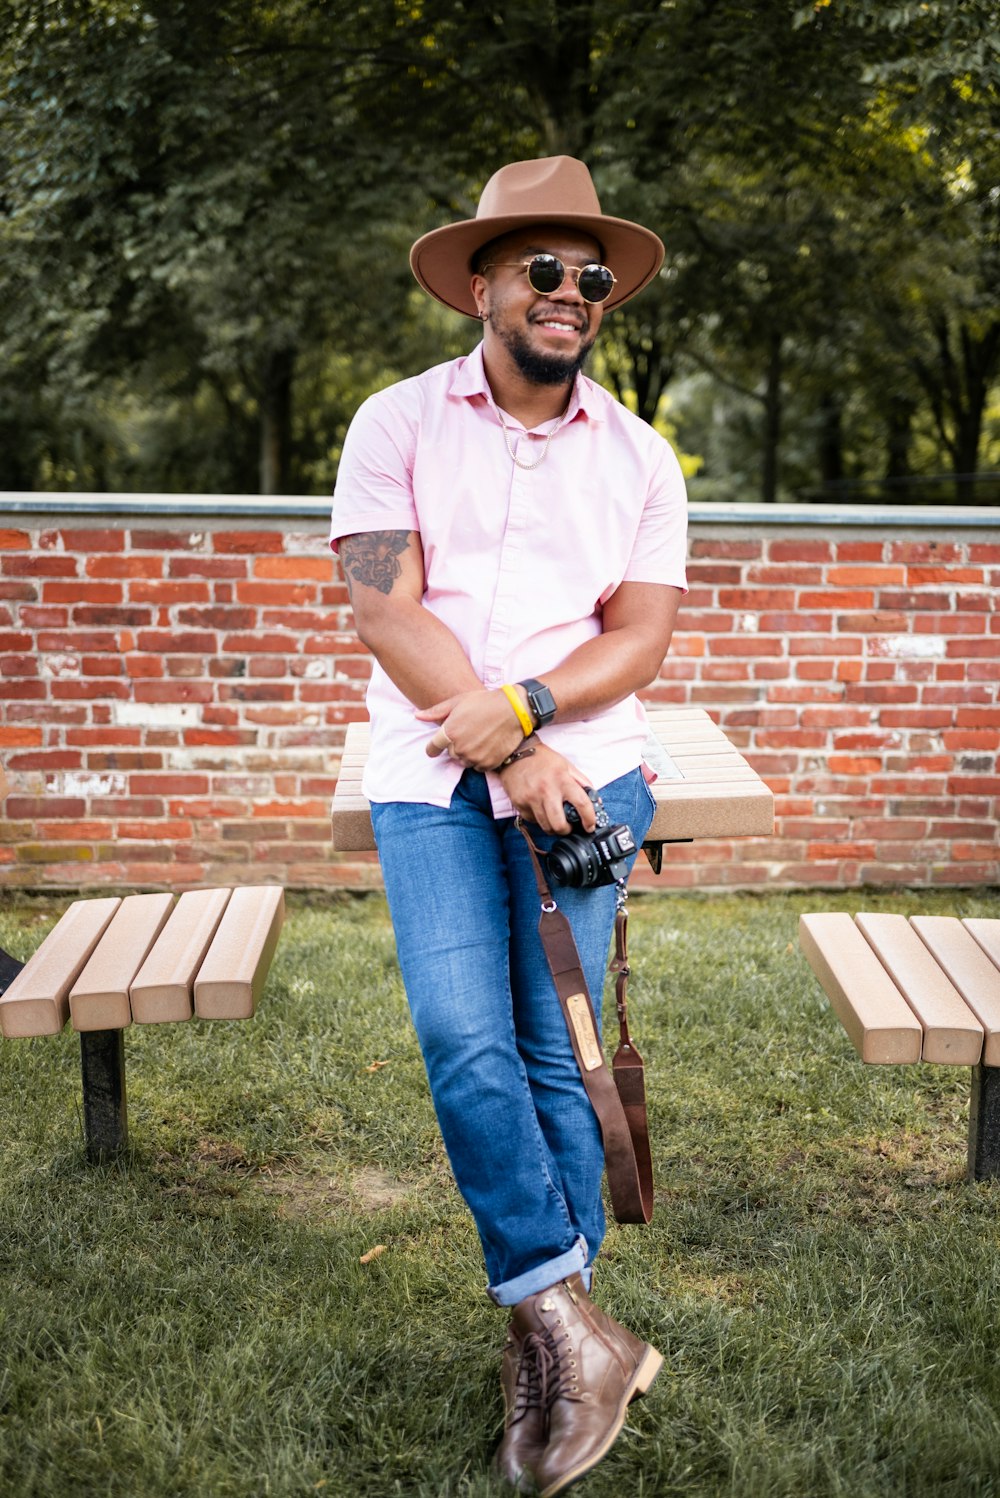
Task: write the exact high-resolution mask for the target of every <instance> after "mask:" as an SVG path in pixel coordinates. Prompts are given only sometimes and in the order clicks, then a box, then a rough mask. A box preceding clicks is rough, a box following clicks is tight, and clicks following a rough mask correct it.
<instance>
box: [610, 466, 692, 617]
mask: <svg viewBox="0 0 1000 1498" xmlns="http://www.w3.org/2000/svg"><path fill="white" fill-rule="evenodd" d="M686 562H687V489H686V487H685V484H684V475H683V473H682V472H681V465H680V463H679V462H678V461H677V455H676V453H675V452H674V450H673V448H672V447H671V446H670V444H669V442H667V441H665V440H663V439H661V441H660V444H659V451H658V455H657V460H656V462H655V463H654V464H653V465H652V471H651V473H650V481H649V488H648V490H647V497H646V503H645V505H644V506H643V510H642V515H641V516H640V519H639V526H638V529H637V531H636V536H635V541H634V542H633V545H632V552H631V555H630V556H629V559H628V565H627V566H626V568H625V576H624V578H623V581H624V582H629V583H668V584H670V586H671V587H674V588H680V590H681V592H682V593H686V592H687V571H686Z"/></svg>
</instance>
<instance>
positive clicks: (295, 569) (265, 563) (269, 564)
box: [253, 556, 334, 583]
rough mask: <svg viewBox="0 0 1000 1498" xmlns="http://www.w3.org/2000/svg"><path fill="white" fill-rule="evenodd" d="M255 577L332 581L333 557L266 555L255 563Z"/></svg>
mask: <svg viewBox="0 0 1000 1498" xmlns="http://www.w3.org/2000/svg"><path fill="white" fill-rule="evenodd" d="M253 572H254V576H255V577H270V578H286V579H292V580H296V581H305V580H312V581H314V582H321V583H327V582H332V581H333V577H334V569H333V558H332V557H299V556H281V557H276V556H266V557H258V558H257V559H256V560H255V562H254V564H253Z"/></svg>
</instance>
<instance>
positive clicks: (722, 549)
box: [690, 536, 764, 562]
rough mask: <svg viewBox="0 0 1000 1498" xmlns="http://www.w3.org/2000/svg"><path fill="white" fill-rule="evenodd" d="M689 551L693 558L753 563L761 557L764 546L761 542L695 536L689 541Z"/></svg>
mask: <svg viewBox="0 0 1000 1498" xmlns="http://www.w3.org/2000/svg"><path fill="white" fill-rule="evenodd" d="M690 551H691V555H692V556H693V557H723V558H726V559H734V560H736V561H744V562H753V561H756V560H757V558H758V557H760V556H762V555H763V552H764V546H763V542H761V541H728V540H725V539H723V537H721V536H712V537H711V538H703V537H700V536H695V537H694V538H693V539H692V541H691V547H690Z"/></svg>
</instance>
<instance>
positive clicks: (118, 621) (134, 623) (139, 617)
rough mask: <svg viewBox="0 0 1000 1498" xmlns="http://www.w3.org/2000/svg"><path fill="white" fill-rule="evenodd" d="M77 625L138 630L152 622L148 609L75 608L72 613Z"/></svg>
mask: <svg viewBox="0 0 1000 1498" xmlns="http://www.w3.org/2000/svg"><path fill="white" fill-rule="evenodd" d="M73 618H74V619H75V621H76V623H77V624H83V625H102V624H104V625H110V626H111V627H113V628H115V629H124V628H128V627H131V628H139V626H141V625H143V624H149V623H151V621H152V613H151V611H150V610H149V609H148V608H77V609H74V611H73Z"/></svg>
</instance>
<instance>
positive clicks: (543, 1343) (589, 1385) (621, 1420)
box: [511, 1274, 663, 1498]
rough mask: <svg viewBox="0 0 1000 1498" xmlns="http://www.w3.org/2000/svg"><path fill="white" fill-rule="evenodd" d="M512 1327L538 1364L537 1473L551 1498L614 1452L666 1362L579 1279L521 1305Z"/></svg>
mask: <svg viewBox="0 0 1000 1498" xmlns="http://www.w3.org/2000/svg"><path fill="white" fill-rule="evenodd" d="M511 1327H512V1330H513V1332H514V1334H515V1335H516V1336H518V1337H520V1338H521V1341H522V1348H523V1352H522V1358H523V1357H525V1356H527V1355H528V1354H529V1353H530V1354H531V1355H532V1356H533V1358H534V1361H535V1362H536V1365H537V1370H538V1372H537V1378H538V1384H539V1395H540V1398H541V1399H542V1401H543V1404H544V1405H545V1407H546V1408H547V1410H548V1440H547V1442H546V1445H545V1451H544V1453H543V1454H542V1456H541V1458H540V1459H539V1460H538V1461H537V1462H536V1464H535V1466H534V1468H533V1471H534V1478H535V1483H536V1486H537V1489H538V1493H539V1495H540V1498H553V1495H554V1494H555V1493H561V1492H562V1491H563V1489H564V1488H568V1487H569V1485H570V1483H573V1482H576V1481H577V1479H578V1478H580V1477H583V1475H584V1474H585V1473H586V1472H589V1471H590V1469H591V1468H592V1467H595V1466H596V1465H597V1463H598V1462H599V1461H600V1460H601V1458H602V1457H603V1456H605V1455H606V1454H607V1452H608V1451H609V1450H610V1449H611V1446H612V1445H613V1444H614V1441H615V1438H616V1437H617V1435H618V1433H619V1431H620V1430H621V1428H622V1426H623V1425H624V1424H625V1414H626V1411H627V1409H628V1405H629V1402H630V1400H632V1399H634V1398H635V1397H636V1396H637V1395H639V1394H644V1393H645V1392H646V1390H647V1389H648V1388H649V1386H650V1384H651V1383H652V1382H653V1379H654V1378H655V1377H656V1375H657V1373H659V1371H660V1368H661V1367H662V1365H663V1359H662V1357H661V1356H660V1354H659V1353H658V1352H657V1351H656V1349H655V1347H651V1346H650V1345H649V1344H648V1343H647V1342H642V1341H640V1339H639V1338H638V1337H635V1336H633V1335H632V1333H631V1332H629V1331H626V1330H625V1328H624V1327H623V1326H619V1325H618V1323H617V1321H612V1319H611V1317H610V1316H607V1315H605V1313H604V1312H603V1311H602V1310H601V1309H600V1307H599V1306H595V1305H594V1303H593V1301H592V1300H591V1299H590V1296H589V1295H588V1294H587V1292H586V1290H585V1289H584V1288H583V1281H582V1280H581V1278H580V1276H579V1274H574V1275H571V1276H570V1277H569V1279H566V1280H562V1281H561V1282H560V1283H559V1284H558V1285H552V1286H551V1287H550V1288H549V1289H548V1290H542V1291H540V1292H539V1293H538V1294H537V1295H531V1296H529V1297H528V1298H527V1299H526V1300H522V1301H521V1302H520V1304H519V1305H517V1306H516V1307H515V1308H514V1316H513V1319H512V1322H511ZM529 1338H530V1339H531V1341H530V1342H529V1340H528V1339H529Z"/></svg>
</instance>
